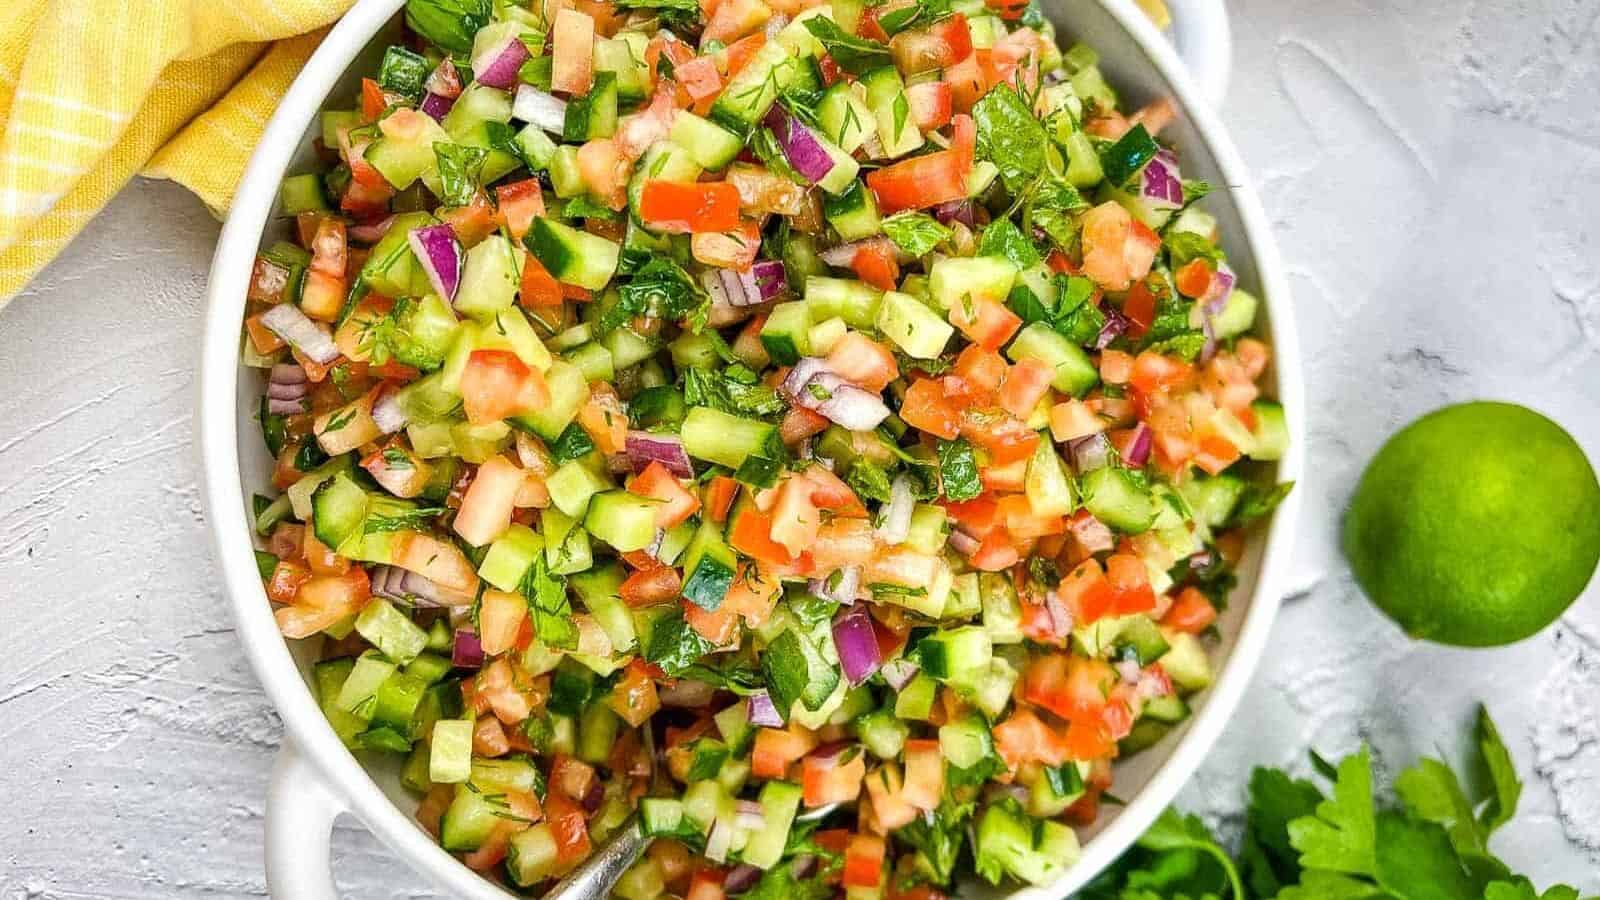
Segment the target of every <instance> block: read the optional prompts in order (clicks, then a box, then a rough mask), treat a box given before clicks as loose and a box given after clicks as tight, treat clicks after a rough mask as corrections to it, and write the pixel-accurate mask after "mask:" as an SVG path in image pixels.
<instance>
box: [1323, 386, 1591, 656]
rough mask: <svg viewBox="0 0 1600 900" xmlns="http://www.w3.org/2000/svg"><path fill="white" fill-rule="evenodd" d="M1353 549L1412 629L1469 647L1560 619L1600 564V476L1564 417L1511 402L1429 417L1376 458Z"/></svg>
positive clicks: (1355, 508) (1360, 501) (1371, 590)
mask: <svg viewBox="0 0 1600 900" xmlns="http://www.w3.org/2000/svg"><path fill="white" fill-rule="evenodd" d="M1344 553H1345V556H1346V557H1348V558H1349V560H1350V568H1351V569H1352V570H1353V571H1354V572H1355V576H1356V581H1357V582H1358V583H1360V585H1361V588H1362V589H1363V590H1364V591H1366V593H1367V596H1368V597H1370V598H1372V602H1374V603H1376V604H1377V605H1378V608H1380V609H1382V610H1383V611H1384V612H1385V613H1387V614H1388V615H1389V616H1390V618H1392V619H1394V620H1395V621H1396V622H1398V623H1399V624H1400V626H1401V627H1402V628H1404V629H1405V630H1406V632H1407V633H1408V634H1410V635H1411V636H1413V637H1418V638H1424V639H1427V640H1431V641H1438V642H1440V643H1445V644H1455V645H1458V646H1464V647H1491V646H1498V645H1501V644H1509V643H1512V642H1513V641H1519V640H1522V639H1523V638H1525V637H1528V636H1529V635H1531V634H1534V633H1535V632H1537V631H1539V630H1540V629H1542V628H1544V627H1545V626H1546V625H1549V624H1550V623H1551V622H1553V621H1555V619H1556V617H1557V616H1559V615H1561V613H1562V612H1563V611H1565V610H1566V608H1567V607H1568V606H1570V605H1571V604H1572V601H1573V600H1575V599H1577V597H1578V594H1580V593H1581V592H1582V591H1583V588H1584V586H1585V585H1586V584H1588V582H1589V576H1590V574H1591V573H1593V572H1594V568H1595V563H1596V561H1597V560H1600V483H1597V482H1596V481H1595V474H1594V469H1593V467H1591V466H1590V465H1589V460H1588V459H1587V458H1586V457H1585V456H1584V455H1583V449H1582V448H1581V447H1579V446H1578V443H1577V442H1576V441H1574V440H1573V439H1572V436H1571V435H1569V434H1567V432H1566V431H1564V430H1563V429H1562V428H1561V426H1560V425H1557V424H1556V423H1554V422H1552V421H1550V420H1549V419H1547V418H1545V417H1544V416H1542V415H1540V414H1538V413H1536V412H1534V411H1532V410H1530V409H1526V408H1524V407H1521V406H1515V405H1513V404H1509V403H1463V404H1460V405H1458V406H1448V407H1445V408H1444V409H1441V410H1438V411H1436V412H1433V413H1429V414H1428V415H1426V416H1423V417H1422V418H1421V419H1418V420H1417V421H1415V422H1413V423H1411V424H1410V425H1408V426H1406V427H1405V428H1404V429H1402V430H1401V431H1400V433H1399V434H1396V435H1395V436H1394V437H1392V438H1390V439H1389V442H1388V443H1387V444H1384V445H1383V449H1381V450H1379V451H1378V455H1377V456H1375V457H1373V459H1372V462H1371V463H1369V464H1368V465H1367V470H1366V472H1364V473H1363V474H1362V476H1361V483H1360V484H1359V485H1357V486H1356V492H1355V497H1354V498H1353V499H1352V500H1351V503H1350V509H1349V510H1348V512H1346V514H1345V519H1344Z"/></svg>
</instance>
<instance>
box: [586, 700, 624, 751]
mask: <svg viewBox="0 0 1600 900" xmlns="http://www.w3.org/2000/svg"><path fill="white" fill-rule="evenodd" d="M621 726H622V720H621V719H620V718H618V717H617V714H616V713H614V712H612V711H611V708H610V707H608V706H606V705H605V704H604V703H591V704H589V705H588V706H586V707H584V708H583V712H582V713H581V714H580V715H579V716H578V758H579V759H581V760H583V761H584V762H586V763H590V764H592V765H603V764H604V763H605V761H606V760H607V759H610V758H611V750H612V745H613V744H615V743H616V741H617V732H618V731H619V730H621Z"/></svg>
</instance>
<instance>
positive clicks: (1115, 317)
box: [1094, 306, 1133, 350]
mask: <svg viewBox="0 0 1600 900" xmlns="http://www.w3.org/2000/svg"><path fill="white" fill-rule="evenodd" d="M1101 311H1102V312H1104V313H1105V315H1106V324H1104V325H1102V326H1101V327H1100V334H1098V335H1097V336H1095V339H1094V348H1095V349H1096V350H1104V349H1105V348H1107V347H1109V346H1111V342H1112V341H1114V340H1116V339H1117V337H1118V336H1119V335H1121V334H1122V333H1123V332H1124V331H1127V330H1128V326H1130V325H1132V324H1133V323H1132V322H1131V321H1129V320H1128V317H1127V316H1124V315H1123V314H1122V313H1121V312H1120V311H1119V310H1116V309H1113V308H1111V307H1110V306H1106V307H1105V308H1104V309H1103V310H1101Z"/></svg>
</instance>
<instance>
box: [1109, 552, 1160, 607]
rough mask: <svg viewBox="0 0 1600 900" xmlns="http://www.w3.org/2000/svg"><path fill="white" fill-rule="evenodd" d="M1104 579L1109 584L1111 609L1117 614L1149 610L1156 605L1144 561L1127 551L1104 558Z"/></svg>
mask: <svg viewBox="0 0 1600 900" xmlns="http://www.w3.org/2000/svg"><path fill="white" fill-rule="evenodd" d="M1106 581H1107V583H1109V584H1110V585H1111V591H1112V597H1111V609H1112V612H1113V613H1115V614H1116V615H1119V616H1127V615H1133V614H1134V613H1144V612H1149V611H1150V610H1152V609H1155V607H1156V595H1155V591H1153V590H1151V588H1150V573H1149V572H1148V571H1146V570H1145V567H1144V561H1143V560H1141V559H1140V558H1139V557H1137V556H1133V555H1131V554H1127V553H1114V554H1112V555H1111V556H1109V557H1107V558H1106Z"/></svg>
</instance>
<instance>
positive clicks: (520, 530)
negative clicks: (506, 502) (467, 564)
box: [478, 524, 544, 591]
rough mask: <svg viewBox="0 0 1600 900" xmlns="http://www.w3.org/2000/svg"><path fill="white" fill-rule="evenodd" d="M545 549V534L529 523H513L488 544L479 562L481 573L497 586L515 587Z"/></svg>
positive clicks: (508, 588) (511, 588) (501, 587)
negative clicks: (541, 535)
mask: <svg viewBox="0 0 1600 900" xmlns="http://www.w3.org/2000/svg"><path fill="white" fill-rule="evenodd" d="M543 552H544V538H542V537H540V536H539V535H538V533H537V532H535V531H534V530H533V529H532V528H529V527H528V526H526V525H518V524H512V526H511V527H510V528H507V529H506V530H505V531H504V532H502V533H501V534H500V536H499V537H497V538H495V539H494V543H492V544H490V545H489V550H488V552H486V553H485V554H484V555H483V562H482V563H481V564H479V566H478V577H479V578H482V579H483V580H484V581H487V582H489V583H490V584H492V585H494V586H495V588H497V589H498V590H502V591H515V590H516V589H517V586H518V585H519V584H521V583H522V577H523V576H524V575H526V574H527V573H528V568H529V567H530V566H532V565H533V563H534V561H535V560H536V559H538V558H539V554H541V553H543Z"/></svg>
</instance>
